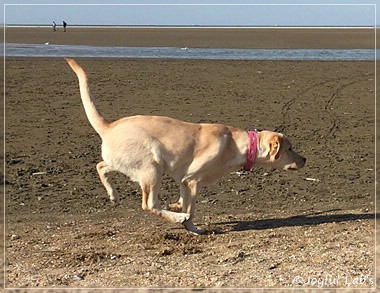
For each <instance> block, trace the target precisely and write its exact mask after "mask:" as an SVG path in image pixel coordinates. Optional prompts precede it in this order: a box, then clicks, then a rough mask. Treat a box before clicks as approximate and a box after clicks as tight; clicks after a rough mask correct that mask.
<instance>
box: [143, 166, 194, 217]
mask: <svg viewBox="0 0 380 293" xmlns="http://www.w3.org/2000/svg"><path fill="white" fill-rule="evenodd" d="M161 169H162V168H160V167H159V166H152V167H151V168H149V169H145V170H144V176H143V178H141V180H140V187H141V191H142V209H143V210H144V211H148V212H150V213H152V214H155V215H157V216H159V217H162V218H164V219H166V220H168V221H169V222H172V223H180V224H182V223H184V222H185V221H187V220H188V219H189V218H190V214H186V213H175V212H172V211H168V210H165V209H161V208H160V206H159V202H158V191H159V189H160V183H161V178H162V170H161Z"/></svg>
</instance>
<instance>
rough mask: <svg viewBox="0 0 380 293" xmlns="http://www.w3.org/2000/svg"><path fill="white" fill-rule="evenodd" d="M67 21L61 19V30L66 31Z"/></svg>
mask: <svg viewBox="0 0 380 293" xmlns="http://www.w3.org/2000/svg"><path fill="white" fill-rule="evenodd" d="M66 27H67V23H66V21H63V31H64V32H66Z"/></svg>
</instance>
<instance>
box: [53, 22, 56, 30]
mask: <svg viewBox="0 0 380 293" xmlns="http://www.w3.org/2000/svg"><path fill="white" fill-rule="evenodd" d="M56 27H57V24H56V23H55V21H53V32H55V31H57V29H56Z"/></svg>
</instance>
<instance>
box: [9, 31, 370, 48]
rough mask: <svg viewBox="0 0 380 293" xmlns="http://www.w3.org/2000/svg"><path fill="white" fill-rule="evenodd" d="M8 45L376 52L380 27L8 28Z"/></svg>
mask: <svg viewBox="0 0 380 293" xmlns="http://www.w3.org/2000/svg"><path fill="white" fill-rule="evenodd" d="M4 35H5V40H4V41H5V42H8V43H24V44H43V43H45V42H50V43H51V44H56V45H87V46H100V47H108V46H112V47H193V48H195V47H197V48H239V49H374V48H375V41H376V40H375V28H365V27H363V28H360V29H358V28H336V27H331V28H328V29H327V28H309V27H307V28H303V27H302V28H301V27H297V28H287V27H270V28H267V27H260V28H251V27H237V28H235V27H215V28H210V27H93V28H88V27H74V26H68V27H67V32H65V33H64V32H63V31H62V28H61V27H59V26H58V27H57V31H56V32H53V30H52V28H51V27H27V28H25V27H5V28H4Z"/></svg>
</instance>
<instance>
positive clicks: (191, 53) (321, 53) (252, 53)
mask: <svg viewBox="0 0 380 293" xmlns="http://www.w3.org/2000/svg"><path fill="white" fill-rule="evenodd" d="M2 50H3V55H5V56H6V57H92V58H164V59H165V58H172V59H221V60H326V61H330V60H375V58H376V57H377V56H379V55H378V54H376V53H378V51H379V50H374V49H221V48H187V47H186V48H175V47H95V46H77V45H55V44H49V43H46V44H18V43H5V44H4V43H3V45H2ZM4 53H5V54H4ZM376 55H377V56H376Z"/></svg>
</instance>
